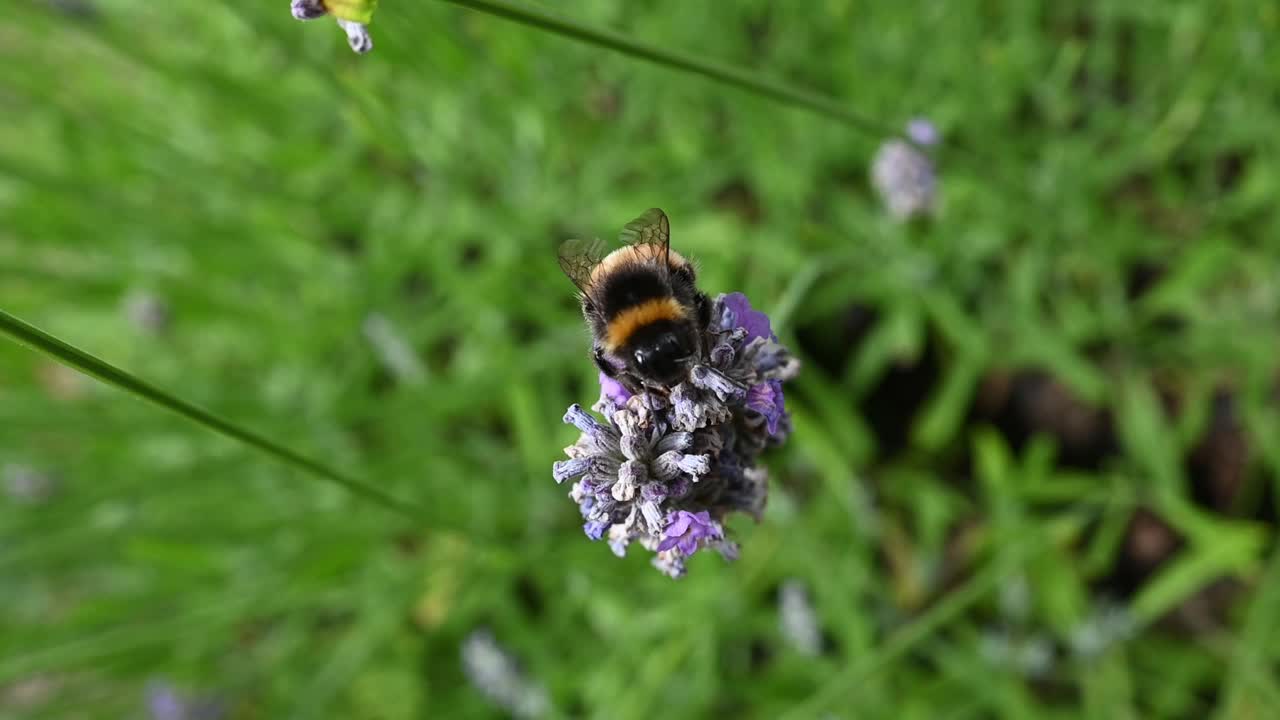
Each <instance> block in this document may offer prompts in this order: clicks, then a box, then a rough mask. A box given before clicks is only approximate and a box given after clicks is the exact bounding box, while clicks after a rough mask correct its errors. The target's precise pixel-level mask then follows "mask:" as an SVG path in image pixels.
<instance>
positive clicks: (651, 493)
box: [640, 482, 667, 503]
mask: <svg viewBox="0 0 1280 720" xmlns="http://www.w3.org/2000/svg"><path fill="white" fill-rule="evenodd" d="M640 497H641V499H643V500H645V501H646V502H650V503H660V502H662V501H663V500H666V499H667V486H666V485H663V484H662V483H660V482H651V483H645V484H644V485H642V486H640Z"/></svg>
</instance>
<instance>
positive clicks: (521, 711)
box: [462, 629, 551, 718]
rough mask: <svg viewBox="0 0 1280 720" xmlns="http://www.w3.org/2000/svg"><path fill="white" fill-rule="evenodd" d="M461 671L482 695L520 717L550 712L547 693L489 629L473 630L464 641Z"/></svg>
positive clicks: (536, 716) (530, 716)
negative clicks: (522, 669) (524, 672)
mask: <svg viewBox="0 0 1280 720" xmlns="http://www.w3.org/2000/svg"><path fill="white" fill-rule="evenodd" d="M462 669H463V672H465V673H466V675H467V678H468V679H469V680H470V681H471V684H472V685H474V686H475V688H476V689H477V690H479V691H480V693H481V694H483V695H484V696H485V697H486V698H488V699H489V701H490V702H492V703H493V704H495V705H497V706H498V707H500V708H502V709H503V710H506V711H507V712H509V713H511V714H512V715H513V716H515V717H517V718H539V717H543V716H545V715H547V714H548V713H549V711H550V709H551V701H550V699H549V698H548V697H547V691H546V690H545V689H544V688H543V687H542V686H540V685H538V684H536V683H534V682H532V681H530V680H529V679H528V678H526V677H525V676H524V674H523V673H522V672H521V671H520V668H519V666H518V664H517V663H516V661H515V659H514V658H513V657H512V656H511V654H510V653H508V652H507V651H506V650H505V649H503V648H502V647H501V646H500V645H498V643H497V641H496V640H494V638H493V634H492V633H491V632H489V631H488V630H485V629H480V630H474V631H472V632H471V634H470V635H468V636H467V638H466V640H464V641H463V643H462Z"/></svg>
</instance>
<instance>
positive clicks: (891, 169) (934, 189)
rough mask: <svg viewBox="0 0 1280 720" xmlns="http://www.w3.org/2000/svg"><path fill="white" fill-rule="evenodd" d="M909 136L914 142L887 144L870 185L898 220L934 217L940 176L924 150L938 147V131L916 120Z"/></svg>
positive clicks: (874, 163) (873, 165)
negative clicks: (938, 177) (929, 215)
mask: <svg viewBox="0 0 1280 720" xmlns="http://www.w3.org/2000/svg"><path fill="white" fill-rule="evenodd" d="M906 135H907V137H908V138H909V139H910V140H911V142H907V140H904V139H900V138H894V139H890V140H887V141H885V143H884V144H882V145H881V146H880V149H879V150H877V151H876V156H875V159H874V160H873V161H872V163H871V184H872V185H873V186H875V189H876V192H877V193H878V194H879V195H880V199H881V200H882V201H884V204H885V208H886V209H887V210H888V211H889V214H890V215H892V216H893V217H894V219H897V220H908V219H910V218H912V217H916V216H920V215H928V214H931V213H932V212H933V211H934V210H935V208H936V205H937V195H938V179H937V173H936V171H935V169H934V165H933V159H932V158H931V157H929V155H927V154H926V153H925V152H924V151H922V149H921V148H930V147H932V146H933V145H936V144H937V143H938V141H939V135H938V130H937V128H935V127H934V126H933V124H932V123H930V122H929V121H928V120H925V119H923V118H916V119H914V120H912V121H911V122H910V123H909V124H908V125H907V130H906ZM912 142H914V143H915V145H912V144H911V143H912ZM917 146H919V147H917Z"/></svg>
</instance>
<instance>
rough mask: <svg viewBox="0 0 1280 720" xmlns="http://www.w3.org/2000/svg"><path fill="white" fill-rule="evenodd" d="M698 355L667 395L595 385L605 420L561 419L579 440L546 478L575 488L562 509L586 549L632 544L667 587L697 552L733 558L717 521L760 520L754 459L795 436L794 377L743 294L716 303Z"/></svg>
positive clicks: (764, 485)
mask: <svg viewBox="0 0 1280 720" xmlns="http://www.w3.org/2000/svg"><path fill="white" fill-rule="evenodd" d="M702 346H703V347H705V348H707V349H708V350H707V352H706V353H705V354H704V355H703V356H702V357H701V358H699V360H698V361H697V362H695V363H693V364H692V366H691V367H690V368H689V371H688V374H687V375H686V376H685V377H684V378H682V379H681V380H680V381H678V382H677V383H676V384H675V385H674V386H672V387H670V388H669V389H651V388H645V389H643V390H641V391H639V392H637V393H634V394H633V393H631V392H630V391H629V390H627V389H626V388H625V387H623V386H622V385H621V384H620V383H617V382H615V381H614V380H611V379H610V378H608V377H606V376H604V375H601V376H600V386H601V392H600V399H599V401H598V402H597V403H596V404H595V405H594V406H593V409H594V410H595V411H596V412H598V413H600V414H601V415H602V416H603V420H601V419H600V418H597V417H596V416H594V415H592V414H591V413H589V412H587V411H586V410H584V409H583V408H582V406H580V405H576V404H575V405H573V406H571V407H570V408H569V410H568V412H566V413H565V416H564V421H565V422H566V423H568V424H570V425H573V426H574V427H576V428H577V429H578V430H579V432H580V433H581V434H580V435H579V437H578V440H577V442H575V443H574V444H573V445H570V446H569V447H567V448H565V454H566V455H568V457H569V459H568V460H562V461H560V462H557V463H555V465H554V468H553V472H552V475H553V476H554V478H555V480H556V482H565V481H566V480H570V479H576V482H574V483H573V486H572V487H571V488H570V491H569V497H570V498H571V499H572V500H573V501H574V502H575V503H577V505H578V509H579V511H580V512H581V513H582V517H583V520H584V521H585V522H584V525H583V531H584V532H585V534H586V535H587V537H588V538H590V539H591V540H604V539H606V538H607V540H608V545H609V548H610V550H612V551H613V553H614V554H615V555H617V556H619V557H623V556H625V555H626V551H627V548H628V547H629V546H630V545H631V544H632V543H636V544H639V545H640V546H641V547H643V548H644V549H645V550H648V551H649V552H652V553H654V557H653V564H654V565H655V566H656V567H657V568H658V569H659V570H660V571H662V572H663V573H665V574H666V575H668V576H670V577H672V578H678V577H681V576H683V575H684V574H685V572H686V571H687V568H686V561H687V560H688V558H689V557H690V556H692V555H694V554H695V553H697V551H698V550H700V549H703V548H712V549H714V550H715V551H717V552H718V553H719V554H720V555H721V556H722V557H724V558H725V559H726V560H729V561H732V560H734V559H736V558H737V556H738V552H739V549H738V545H737V544H736V543H734V542H733V541H731V540H729V539H727V538H725V531H724V525H723V521H724V518H725V517H726V516H727V515H729V514H731V513H734V512H741V513H745V514H748V515H750V516H751V517H753V518H755V519H756V520H757V521H759V520H760V518H761V513H762V512H763V510H764V505H765V501H766V497H767V489H768V473H767V472H766V471H765V469H764V468H763V467H760V466H759V465H758V463H759V456H760V454H761V453H762V452H763V451H764V450H765V449H767V448H769V447H773V446H776V445H779V444H781V443H783V442H785V440H786V438H787V435H788V434H789V433H790V431H791V423H790V418H789V417H788V416H787V413H786V410H785V405H784V401H783V387H784V383H786V382H787V381H788V380H791V379H792V378H793V377H795V375H796V373H798V372H799V369H800V365H799V363H798V362H797V361H796V359H795V358H794V357H793V356H792V355H791V353H790V352H789V351H788V350H787V349H786V348H785V347H784V346H782V345H781V344H780V343H779V342H778V337H777V335H775V334H774V332H773V328H772V327H771V325H770V322H769V317H768V316H767V315H765V314H764V313H763V312H760V311H758V310H755V309H753V308H752V307H751V303H750V302H749V301H748V300H747V298H746V296H744V295H742V294H741V293H733V294H732V295H722V296H720V297H718V298H716V300H715V301H714V303H713V305H712V311H711V318H710V321H709V322H708V324H707V328H706V330H705V337H704V338H703V343H702Z"/></svg>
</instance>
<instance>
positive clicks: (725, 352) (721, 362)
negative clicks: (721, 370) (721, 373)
mask: <svg viewBox="0 0 1280 720" xmlns="http://www.w3.org/2000/svg"><path fill="white" fill-rule="evenodd" d="M733 356H734V352H733V346H732V345H730V344H729V343H720V344H719V345H717V346H715V347H714V348H711V364H712V365H715V366H716V367H727V366H729V365H730V364H732V363H733Z"/></svg>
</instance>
